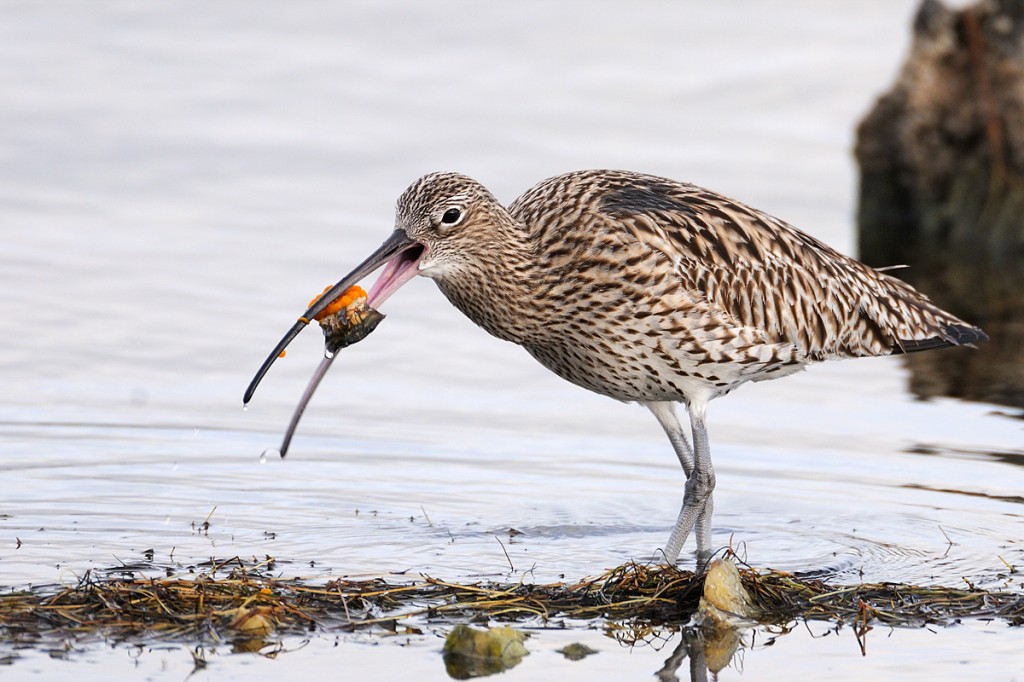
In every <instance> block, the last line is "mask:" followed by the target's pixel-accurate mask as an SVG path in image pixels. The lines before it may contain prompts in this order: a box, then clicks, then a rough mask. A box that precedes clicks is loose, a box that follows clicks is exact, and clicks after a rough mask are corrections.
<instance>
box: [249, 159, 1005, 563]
mask: <svg viewBox="0 0 1024 682" xmlns="http://www.w3.org/2000/svg"><path fill="white" fill-rule="evenodd" d="M395 228H396V231H395V233H394V234H393V235H392V238H391V239H389V240H388V242H385V244H384V246H382V247H381V249H379V250H378V251H377V252H376V253H375V254H374V255H373V256H371V257H370V258H369V259H367V260H366V261H365V262H364V263H363V264H362V265H361V266H360V267H359V268H357V269H356V271H354V272H353V273H352V274H351V275H350V276H349V277H346V278H345V279H343V280H342V281H341V282H339V283H338V285H336V287H335V290H336V291H337V292H339V293H340V292H341V291H343V290H344V289H345V288H346V287H347V286H349V285H350V284H352V283H354V282H355V281H356V280H358V279H361V278H362V277H365V276H366V274H368V273H369V272H371V271H372V270H374V269H376V268H377V267H378V266H379V265H381V264H382V263H384V262H385V261H388V260H390V262H389V264H388V267H387V269H386V270H385V272H384V274H382V275H381V277H380V279H379V280H378V282H377V284H376V285H375V286H374V288H373V290H371V292H370V305H372V306H377V305H379V304H380V303H381V302H382V301H383V300H384V299H385V298H387V297H388V296H389V295H390V294H391V293H393V292H394V291H395V290H396V289H397V288H398V287H400V286H401V284H402V283H404V282H405V281H407V280H408V279H409V278H411V277H412V276H413V275H415V274H421V275H425V276H427V277H430V278H432V279H434V280H435V282H436V283H437V285H438V287H439V288H440V289H441V291H442V292H443V293H444V295H445V296H446V297H447V298H448V300H450V301H451V302H452V303H453V304H454V305H455V306H456V307H457V308H458V309H459V310H461V311H462V312H463V313H465V314H466V315H467V316H468V317H469V318H470V319H472V320H473V321H474V322H476V323H477V324H478V325H480V326H481V327H483V328H484V329H485V330H487V331H488V332H490V333H491V334H493V335H494V336H497V337H498V338H501V339H504V340H507V341H512V342H514V343H518V344H520V345H522V346H523V347H524V348H525V349H526V350H527V352H529V353H530V354H531V355H532V356H533V357H534V358H536V359H537V360H538V361H539V362H540V363H541V364H543V365H544V366H545V367H547V368H548V369H550V370H551V371H553V372H555V373H556V374H557V375H559V376H560V377H562V378H564V379H567V380H568V381H571V382H573V383H575V384H577V385H579V386H582V387H584V388H587V389H590V390H592V391H596V392H597V393H601V394H604V395H607V396H610V397H612V398H616V399H618V400H623V401H636V402H640V403H642V404H644V405H646V406H647V407H648V408H649V409H650V410H651V411H652V412H653V413H654V414H655V416H656V417H657V418H658V420H659V422H660V423H661V424H662V426H663V427H664V428H665V430H666V433H667V434H668V436H669V439H670V441H671V442H672V445H673V447H674V448H675V450H676V453H677V455H678V457H679V459H680V462H681V463H682V465H683V468H684V470H685V472H686V476H687V484H686V493H685V497H684V504H683V508H682V510H681V511H680V516H679V519H678V520H677V522H676V526H675V528H674V530H673V533H672V536H671V537H670V539H669V542H668V544H667V546H666V547H665V550H664V551H665V557H666V559H667V560H668V561H670V562H671V561H675V559H676V558H677V556H678V554H679V551H680V549H681V547H682V544H683V542H684V541H685V539H686V537H687V535H688V534H689V532H690V530H691V528H693V527H694V526H696V529H697V545H698V556H699V557H700V558H702V559H703V558H706V557H707V556H708V555H709V552H710V533H711V511H712V501H711V491H712V489H713V488H714V482H715V481H714V472H713V469H712V467H711V460H710V450H709V447H708V442H707V431H706V428H705V425H704V419H705V411H706V406H707V403H708V401H710V400H712V399H713V398H716V397H719V396H721V395H724V394H726V393H728V392H730V391H732V390H733V389H735V388H736V387H737V386H739V385H741V384H743V383H745V382H747V381H762V380H765V379H774V378H777V377H781V376H785V375H787V374H790V373H792V372H795V371H797V370H799V369H801V368H802V367H804V366H805V365H808V364H812V363H815V362H820V361H823V360H828V359H833V358H851V357H862V356H877V355H889V354H893V353H902V352H909V351H916V350H924V349H928V348H938V347H942V346H951V345H971V344H973V343H974V342H977V341H982V340H984V339H985V338H986V337H985V335H984V333H982V331H981V330H980V329H977V328H976V327H973V326H971V325H969V324H967V323H965V322H963V321H961V320H959V319H957V318H956V317H954V316H953V315H950V314H949V313H946V312H944V311H943V310H941V309H939V308H938V307H936V306H935V305H933V304H932V303H931V302H929V301H928V299H927V298H926V297H925V296H923V295H922V294H920V293H918V292H917V291H915V290H914V289H913V288H912V287H910V286H909V285H907V284H905V283H903V282H901V281H900V280H898V279H895V278H893V277H890V276H888V275H886V274H884V273H881V272H878V271H876V270H873V269H871V268H869V267H867V266H865V265H863V264H861V263H859V262H857V261H855V260H853V259H851V258H849V257H847V256H844V255H842V254H840V253H838V252H837V251H835V250H833V249H831V248H830V247H828V246H826V245H825V244H823V243H821V242H819V241H818V240H816V239H814V238H813V237H810V236H808V235H806V234H804V233H802V232H800V231H799V230H797V229H796V228H793V227H791V226H790V225H788V224H786V223H784V222H782V221H780V220H778V219H776V218H773V217H771V216H769V215H767V214H765V213H762V212H760V211H758V210H756V209H753V208H750V207H749V206H746V205H744V204H742V203H739V202H736V201H733V200H731V199H727V198H725V197H723V196H721V195H718V194H715V193H714V192H711V191H708V190H706V189H702V188H700V187H697V186H694V185H689V184H683V183H679V182H675V181H673V180H668V179H665V178H659V177H654V176H650V175H642V174H638V173H631V172H624V171H605V170H601V171H581V172H575V173H567V174H565V175H560V176H557V177H554V178H550V179H548V180H545V181H543V182H541V183H540V184H538V185H536V186H535V187H533V188H532V189H530V190H529V191H527V192H526V193H525V194H523V195H522V196H521V197H519V199H517V200H516V201H515V202H513V203H512V204H511V206H509V207H508V209H507V210H506V209H505V208H504V207H503V206H502V205H501V204H500V203H499V202H498V201H497V200H496V199H495V198H494V197H493V196H492V195H491V193H490V192H488V191H487V189H485V188H484V187H483V186H482V185H481V184H479V183H478V182H476V181H474V180H472V179H470V178H468V177H466V176H463V175H459V174H455V173H433V174H429V175H426V176H424V177H422V178H420V179H419V180H418V181H416V182H415V183H413V185H412V186H411V187H409V189H407V190H406V191H405V193H404V194H403V195H402V196H401V198H400V199H399V200H398V206H397V209H396V223H395ZM330 297H331V295H330V294H328V295H327V296H324V297H323V300H329V299H330ZM316 312H317V311H316V310H315V306H314V308H311V309H310V311H307V313H306V314H305V316H304V317H305V318H306V319H311V318H312V316H313V315H315V314H316ZM298 328H301V327H298ZM293 331H294V330H293ZM293 335H294V334H293ZM289 338H290V337H286V341H287V340H289ZM286 341H285V342H286ZM279 348H280V346H279ZM266 366H267V365H265V366H264V370H261V374H260V375H259V376H262V371H265V368H266ZM258 378H259V377H257V380H258ZM254 383H255V382H254ZM252 388H254V386H252V387H250V393H249V394H247V396H248V395H251V389H252ZM676 402H682V403H683V404H685V405H686V406H687V408H688V412H689V415H690V422H691V427H692V433H693V437H694V445H693V447H692V448H691V446H690V444H689V442H688V440H687V438H686V436H685V434H684V432H683V430H682V428H681V427H680V425H679V422H678V420H677V419H676V416H675V413H674V409H673V405H674V403H676Z"/></svg>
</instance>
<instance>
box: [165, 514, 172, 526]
mask: <svg viewBox="0 0 1024 682" xmlns="http://www.w3.org/2000/svg"><path fill="white" fill-rule="evenodd" d="M170 522H171V517H170V516H165V517H164V525H165V526H166V525H168V524H169V523H170Z"/></svg>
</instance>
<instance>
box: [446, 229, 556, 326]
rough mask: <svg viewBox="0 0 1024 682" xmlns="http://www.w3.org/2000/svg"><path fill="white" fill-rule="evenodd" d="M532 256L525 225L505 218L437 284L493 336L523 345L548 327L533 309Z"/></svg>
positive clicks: (534, 262)
mask: <svg viewBox="0 0 1024 682" xmlns="http://www.w3.org/2000/svg"><path fill="white" fill-rule="evenodd" d="M535 253H536V250H535V249H534V248H533V246H532V244H531V237H530V235H529V234H528V232H527V230H526V227H525V226H523V225H522V224H521V223H519V222H518V221H515V220H513V219H512V218H511V217H509V220H508V221H507V222H504V221H503V224H502V225H500V226H498V227H497V229H495V230H494V232H493V233H491V234H490V235H489V237H488V238H487V239H484V240H481V241H479V242H478V243H477V244H475V248H474V249H473V253H472V257H471V258H470V259H469V260H467V262H466V263H464V264H462V265H461V266H460V267H459V269H458V270H457V271H456V272H454V273H452V275H451V276H447V277H444V278H439V279H437V285H438V287H439V288H440V289H441V291H442V292H443V293H444V295H445V296H446V297H447V298H448V300H449V301H451V303H452V305H454V306H455V307H456V308H458V309H459V310H461V311H462V312H463V314H465V315H466V317H468V318H469V319H471V320H473V322H475V323H476V324H477V325H479V326H480V327H482V328H483V329H485V330H486V331H487V332H489V333H490V334H492V335H493V336H496V337H498V338H499V339H503V340H505V341H511V342H513V343H519V344H522V343H526V342H529V341H531V340H533V339H536V338H537V337H538V336H539V335H542V334H543V333H544V330H545V329H546V328H547V327H548V326H549V325H548V324H547V321H546V320H545V319H543V310H542V309H538V307H537V306H536V305H535V303H536V301H535V298H536V295H537V288H538V287H537V282H536V271H537V263H536V256H535Z"/></svg>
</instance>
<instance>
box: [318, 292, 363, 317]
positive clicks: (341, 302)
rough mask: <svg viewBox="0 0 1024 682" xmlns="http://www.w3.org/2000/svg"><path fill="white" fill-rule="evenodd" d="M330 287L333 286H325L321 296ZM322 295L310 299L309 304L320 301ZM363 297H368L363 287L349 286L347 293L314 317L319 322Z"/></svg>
mask: <svg viewBox="0 0 1024 682" xmlns="http://www.w3.org/2000/svg"><path fill="white" fill-rule="evenodd" d="M330 289H331V287H329V286H328V287H324V290H323V291H322V292H320V296H323V295H324V294H325V293H327V292H328V291H330ZM320 296H316V297H315V298H314V299H313V300H312V301H310V302H309V306H312V305H313V304H314V303H316V302H317V301H319V300H320ZM361 298H366V292H365V291H363V289H362V287H359V286H351V287H349V288H348V289H346V290H345V293H343V294H342V295H341V296H339V297H338V298H336V299H334V300H333V301H331V302H330V304H328V306H327V307H326V308H324V309H323V310H321V311H320V312H319V313H318V314H317V315H315V316H314V318H313V319H315V320H316V321H317V322H319V321H320V320H322V319H324V318H325V317H327V316H328V315H334V314H335V313H337V312H338V311H339V310H343V309H345V308H347V307H349V306H350V305H352V304H353V303H355V302H356V301H358V300H359V299H361ZM307 307H308V306H307Z"/></svg>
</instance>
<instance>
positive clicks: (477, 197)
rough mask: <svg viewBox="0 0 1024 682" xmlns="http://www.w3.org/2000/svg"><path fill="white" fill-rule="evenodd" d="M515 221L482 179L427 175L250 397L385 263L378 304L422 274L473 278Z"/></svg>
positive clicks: (376, 290)
mask: <svg viewBox="0 0 1024 682" xmlns="http://www.w3.org/2000/svg"><path fill="white" fill-rule="evenodd" d="M512 224H514V223H513V221H512V219H511V217H509V215H508V212H507V211H506V210H505V209H504V208H503V207H502V206H501V204H500V203H499V202H498V201H497V200H496V199H495V198H494V196H493V195H492V194H491V193H490V192H488V191H487V189H486V188H485V187H484V186H483V185H481V184H480V183H479V182H477V181H476V180H473V179H472V178H469V177H466V176H465V175H460V174H458V173H430V174H427V175H424V176H423V177H422V178H420V179H419V180H417V181H416V182H414V183H413V184H412V185H410V187H409V188H408V189H407V190H405V192H404V193H403V194H402V196H401V197H399V199H398V205H397V206H396V209H395V230H394V232H392V233H391V236H390V237H388V238H387V239H386V240H385V241H384V243H383V244H381V245H380V246H379V247H378V248H377V250H376V251H374V252H373V253H372V254H370V255H369V257H367V258H366V260H364V261H363V262H362V263H360V264H359V265H358V266H356V268H355V269H354V270H352V272H350V273H349V274H347V275H346V276H345V277H343V278H341V280H339V281H338V283H337V284H335V285H334V286H333V287H331V288H330V289H328V290H327V291H325V292H324V293H323V294H322V295H321V296H320V297H319V298H318V299H316V301H314V302H313V303H312V304H311V305H310V307H309V309H308V310H306V312H305V313H303V314H302V316H301V317H299V319H298V321H297V322H296V323H295V324H294V325H293V326H292V328H291V329H290V330H289V331H288V333H287V334H285V336H284V338H282V339H281V341H280V342H279V343H278V344H277V346H276V347H275V349H274V350H273V351H272V352H271V354H270V355H269V356H268V357H267V360H266V361H265V362H264V363H263V366H262V367H261V368H260V370H259V371H258V372H257V374H256V377H255V378H254V379H253V381H252V383H250V384H249V388H248V389H247V390H246V393H245V402H248V401H249V399H250V398H251V397H252V394H253V391H255V389H256V386H257V384H258V383H259V381H260V380H261V379H262V378H263V375H264V374H265V373H266V371H267V370H268V369H269V368H270V365H271V364H273V362H274V360H275V359H276V358H277V357H278V356H279V354H280V353H281V351H283V350H284V348H285V347H286V346H287V345H288V344H290V343H291V341H292V339H294V338H295V336H296V335H298V333H299V332H300V331H302V329H303V328H304V327H305V326H306V325H307V324H309V321H310V320H313V319H316V318H317V317H318V316H319V315H320V314H321V313H322V312H323V311H324V309H325V308H327V306H328V305H330V304H331V302H332V301H334V300H335V299H337V298H338V297H339V296H341V295H342V294H344V292H345V291H346V290H347V289H348V288H349V287H351V286H353V285H355V284H357V283H359V282H360V281H362V280H363V279H365V278H366V277H367V276H369V275H370V274H372V273H373V272H374V271H375V270H377V269H379V268H380V267H382V266H383V267H384V271H383V272H382V273H381V275H380V277H379V278H378V279H377V282H376V283H375V284H374V285H373V288H371V289H370V293H369V295H368V296H367V304H368V305H369V306H370V307H371V308H376V307H377V306H379V305H381V304H382V303H383V302H384V301H385V300H386V299H387V298H388V297H389V296H391V294H393V293H394V292H396V291H397V290H398V289H399V288H401V286H402V285H403V284H405V283H406V282H408V281H409V280H411V279H412V278H413V277H415V276H416V275H424V276H426V277H430V278H432V279H434V280H435V281H437V282H438V284H441V285H445V286H456V285H457V284H458V283H459V282H468V281H470V280H471V278H473V277H479V276H480V275H479V272H478V271H477V272H475V270H477V268H475V267H474V265H475V264H479V263H480V262H482V259H485V258H486V257H487V255H488V254H490V256H491V258H493V257H494V253H495V245H496V243H498V242H497V240H498V239H499V235H498V232H499V231H500V230H501V229H504V228H505V227H507V226H509V225H512Z"/></svg>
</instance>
